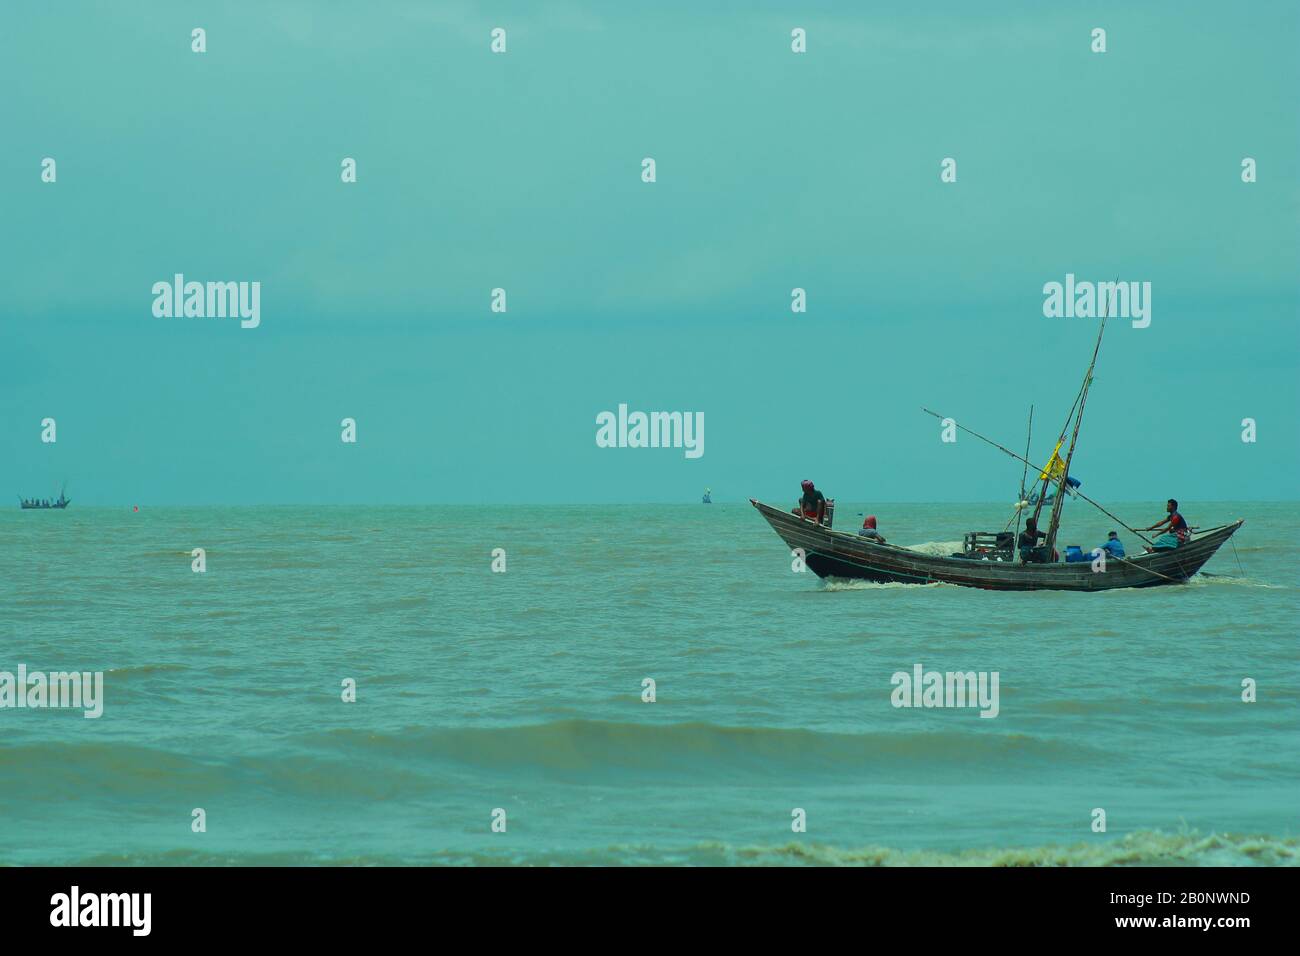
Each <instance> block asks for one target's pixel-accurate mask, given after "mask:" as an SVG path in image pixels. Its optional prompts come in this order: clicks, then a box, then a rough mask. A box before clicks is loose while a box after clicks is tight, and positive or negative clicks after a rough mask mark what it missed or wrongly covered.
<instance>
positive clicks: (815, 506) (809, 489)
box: [794, 478, 826, 521]
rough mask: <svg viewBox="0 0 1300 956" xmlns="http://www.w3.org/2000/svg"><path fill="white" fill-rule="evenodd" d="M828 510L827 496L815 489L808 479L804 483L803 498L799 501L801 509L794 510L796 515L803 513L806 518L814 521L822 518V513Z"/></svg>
mask: <svg viewBox="0 0 1300 956" xmlns="http://www.w3.org/2000/svg"><path fill="white" fill-rule="evenodd" d="M825 508H826V496H825V495H823V494H822V493H821V492H820V491H818V490H817V489H816V488H814V487H813V483H812V482H811V481H809V480H808V479H807V478H805V479H804V481H803V497H802V498H800V499H799V507H798V508H795V509H794V513H795V514H799V512H801V511H802V512H803V516H804V517H805V518H812V519H813V521H816V520H818V518H820V517H821V514H822V511H823V510H824V509H825Z"/></svg>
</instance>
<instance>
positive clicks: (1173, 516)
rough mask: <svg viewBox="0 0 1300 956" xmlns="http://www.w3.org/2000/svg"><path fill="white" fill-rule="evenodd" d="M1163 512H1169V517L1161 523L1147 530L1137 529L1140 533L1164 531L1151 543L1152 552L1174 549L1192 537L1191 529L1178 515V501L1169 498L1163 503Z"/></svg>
mask: <svg viewBox="0 0 1300 956" xmlns="http://www.w3.org/2000/svg"><path fill="white" fill-rule="evenodd" d="M1165 510H1166V511H1168V512H1169V516H1168V517H1166V518H1165V519H1164V520H1163V521H1157V522H1156V523H1155V524H1153V525H1152V526H1151V527H1149V528H1141V529H1139V530H1141V531H1161V530H1163V531H1164V534H1162V535H1160V536H1159V537H1157V538H1156V539H1155V541H1153V542H1151V548H1152V550H1161V549H1164V548H1176V547H1178V546H1179V545H1181V544H1186V543H1187V539H1188V538H1190V537H1191V535H1192V529H1191V528H1189V527H1187V522H1186V521H1184V520H1183V516H1182V515H1180V514H1179V513H1178V500H1177V499H1176V498H1170V499H1169V501H1167V502H1166V503H1165ZM1166 525H1167V526H1168V527H1166Z"/></svg>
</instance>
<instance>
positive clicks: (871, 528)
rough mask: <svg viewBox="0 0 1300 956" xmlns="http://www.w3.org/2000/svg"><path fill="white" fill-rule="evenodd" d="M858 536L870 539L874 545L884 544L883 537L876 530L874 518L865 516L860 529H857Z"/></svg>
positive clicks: (873, 516)
mask: <svg viewBox="0 0 1300 956" xmlns="http://www.w3.org/2000/svg"><path fill="white" fill-rule="evenodd" d="M858 534H859V535H860V536H861V537H864V538H870V539H871V540H872V541H874V542H875V543H876V544H885V536H884V535H883V534H881V533H880V532H879V531H877V530H876V516H875V515H867V520H866V521H864V522H862V527H861V528H859V529H858Z"/></svg>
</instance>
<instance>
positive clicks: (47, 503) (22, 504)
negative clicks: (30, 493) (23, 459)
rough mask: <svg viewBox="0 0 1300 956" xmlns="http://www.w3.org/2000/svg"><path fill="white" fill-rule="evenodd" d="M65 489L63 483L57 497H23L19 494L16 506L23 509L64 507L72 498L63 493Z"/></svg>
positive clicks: (40, 509) (70, 502) (39, 509)
mask: <svg viewBox="0 0 1300 956" xmlns="http://www.w3.org/2000/svg"><path fill="white" fill-rule="evenodd" d="M66 491H67V485H64V487H63V489H62V490H60V491H59V497H58V498H46V499H42V498H24V497H23V496H22V495H19V496H18V507H19V508H21V509H22V510H23V511H48V510H53V509H62V508H66V507H67V506H68V505H70V504H72V499H71V498H69V497H68V496H67V495H66V494H65V492H66Z"/></svg>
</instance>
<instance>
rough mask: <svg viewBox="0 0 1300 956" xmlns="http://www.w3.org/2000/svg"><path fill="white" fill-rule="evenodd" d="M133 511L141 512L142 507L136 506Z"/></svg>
mask: <svg viewBox="0 0 1300 956" xmlns="http://www.w3.org/2000/svg"><path fill="white" fill-rule="evenodd" d="M131 510H132V511H139V510H140V506H139V505H136V506H135V507H134V508H132V509H131Z"/></svg>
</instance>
